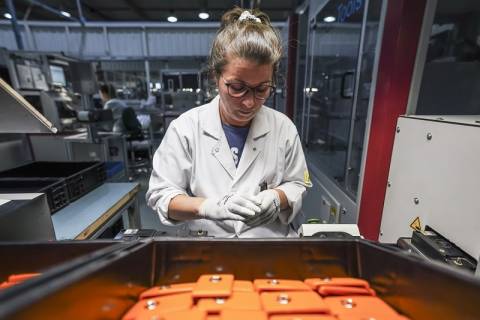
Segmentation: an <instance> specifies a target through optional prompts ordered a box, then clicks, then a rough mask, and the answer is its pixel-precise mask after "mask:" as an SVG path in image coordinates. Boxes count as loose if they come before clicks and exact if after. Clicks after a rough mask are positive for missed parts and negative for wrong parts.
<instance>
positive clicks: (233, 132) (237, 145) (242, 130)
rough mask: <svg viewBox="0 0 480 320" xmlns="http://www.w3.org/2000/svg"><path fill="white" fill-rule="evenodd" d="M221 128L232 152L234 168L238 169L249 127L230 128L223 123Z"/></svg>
mask: <svg viewBox="0 0 480 320" xmlns="http://www.w3.org/2000/svg"><path fill="white" fill-rule="evenodd" d="M222 127H223V131H224V132H225V136H226V137H227V141H228V145H229V146H230V151H231V152H232V156H233V162H235V167H238V163H239V162H240V158H241V157H242V152H243V147H244V146H245V141H246V140H247V135H248V130H250V127H232V126H229V125H228V124H224V123H222Z"/></svg>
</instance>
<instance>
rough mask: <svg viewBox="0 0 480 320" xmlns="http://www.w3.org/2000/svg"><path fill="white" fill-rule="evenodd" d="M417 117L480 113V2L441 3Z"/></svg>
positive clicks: (445, 1) (440, 0) (447, 1)
mask: <svg viewBox="0 0 480 320" xmlns="http://www.w3.org/2000/svg"><path fill="white" fill-rule="evenodd" d="M416 114H421V115H427V114H430V115H479V114H480V1H467V0H457V1H451V0H438V3H437V8H436V10H435V16H434V21H433V25H432V28H431V32H430V39H429V41H428V50H427V57H426V62H425V66H424V69H423V76H422V81H421V86H420V92H419V95H418V102H417V107H416Z"/></svg>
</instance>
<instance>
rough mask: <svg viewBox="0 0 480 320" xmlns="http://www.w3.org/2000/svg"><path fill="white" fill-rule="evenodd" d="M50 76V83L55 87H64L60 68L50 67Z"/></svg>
mask: <svg viewBox="0 0 480 320" xmlns="http://www.w3.org/2000/svg"><path fill="white" fill-rule="evenodd" d="M50 74H51V76H52V83H53V84H56V85H61V86H66V85H67V80H66V79H65V71H64V70H63V68H62V67H60V66H54V65H51V66H50Z"/></svg>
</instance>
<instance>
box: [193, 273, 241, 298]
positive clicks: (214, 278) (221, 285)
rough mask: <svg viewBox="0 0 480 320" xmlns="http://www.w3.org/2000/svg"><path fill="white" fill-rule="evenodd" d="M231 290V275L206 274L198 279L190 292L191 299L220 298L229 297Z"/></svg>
mask: <svg viewBox="0 0 480 320" xmlns="http://www.w3.org/2000/svg"><path fill="white" fill-rule="evenodd" d="M232 288H233V275H231V274H206V275H203V276H200V278H198V281H197V283H196V284H195V287H194V288H193V291H192V297H193V298H195V299H197V298H222V297H229V296H230V294H231V293H232Z"/></svg>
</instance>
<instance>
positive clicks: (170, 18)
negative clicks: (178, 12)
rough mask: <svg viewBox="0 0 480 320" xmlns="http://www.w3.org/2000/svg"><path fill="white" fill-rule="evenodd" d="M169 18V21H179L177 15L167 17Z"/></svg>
mask: <svg viewBox="0 0 480 320" xmlns="http://www.w3.org/2000/svg"><path fill="white" fill-rule="evenodd" d="M167 20H168V22H172V23H173V22H177V21H178V19H177V17H175V16H170V17H168V18H167Z"/></svg>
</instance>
